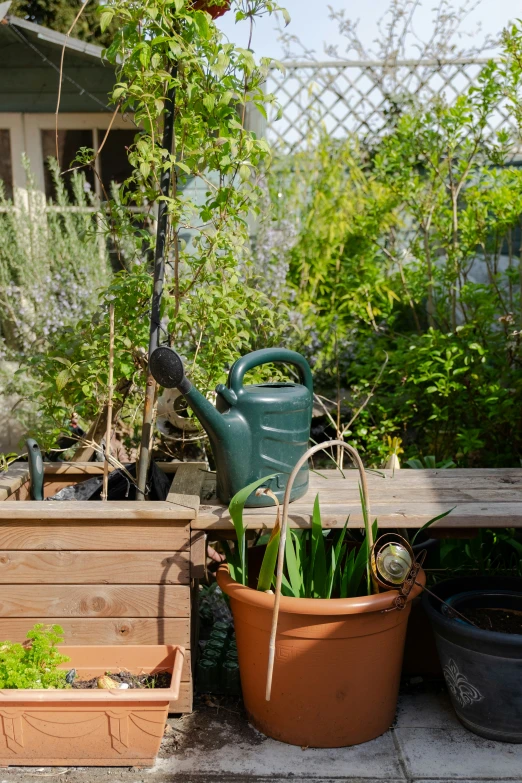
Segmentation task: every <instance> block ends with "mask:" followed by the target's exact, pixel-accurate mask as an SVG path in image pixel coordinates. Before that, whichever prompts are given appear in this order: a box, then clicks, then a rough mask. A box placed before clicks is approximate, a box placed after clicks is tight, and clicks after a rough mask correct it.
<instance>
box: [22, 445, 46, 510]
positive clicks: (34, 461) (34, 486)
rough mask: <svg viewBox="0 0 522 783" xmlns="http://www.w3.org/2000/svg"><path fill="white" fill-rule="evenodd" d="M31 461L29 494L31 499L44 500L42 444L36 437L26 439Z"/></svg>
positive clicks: (28, 457) (28, 455) (29, 460)
mask: <svg viewBox="0 0 522 783" xmlns="http://www.w3.org/2000/svg"><path fill="white" fill-rule="evenodd" d="M25 446H26V449H27V460H28V463H29V494H30V496H31V500H43V499H44V495H43V486H44V464H43V458H42V452H41V451H40V446H39V445H38V443H37V442H36V441H35V440H34V438H27V440H26V441H25Z"/></svg>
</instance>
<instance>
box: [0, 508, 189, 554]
mask: <svg viewBox="0 0 522 783" xmlns="http://www.w3.org/2000/svg"><path fill="white" fill-rule="evenodd" d="M13 516H14V519H13V520H12V521H5V520H0V549H28V550H34V549H47V550H61V549H85V550H91V549H95V550H116V551H121V550H139V549H143V550H154V549H159V550H161V551H165V550H171V551H172V552H177V551H182V550H188V549H189V546H190V524H189V523H188V522H186V521H184V520H182V521H180V520H172V521H169V522H154V521H151V522H146V523H145V524H144V525H141V524H136V523H134V524H133V523H129V522H118V521H113V522H105V523H101V524H100V523H96V522H78V521H75V520H73V519H71V520H68V521H67V522H61V523H60V522H56V523H54V522H51V521H49V522H47V521H46V522H40V523H38V522H32V521H27V522H19V521H18V516H17V515H16V514H14V515H13Z"/></svg>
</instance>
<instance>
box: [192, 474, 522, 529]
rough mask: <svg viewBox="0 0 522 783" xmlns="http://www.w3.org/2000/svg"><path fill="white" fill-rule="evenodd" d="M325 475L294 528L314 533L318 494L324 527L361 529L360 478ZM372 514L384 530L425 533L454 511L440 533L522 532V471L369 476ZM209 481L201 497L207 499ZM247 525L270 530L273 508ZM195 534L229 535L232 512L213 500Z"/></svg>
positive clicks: (300, 505)
mask: <svg viewBox="0 0 522 783" xmlns="http://www.w3.org/2000/svg"><path fill="white" fill-rule="evenodd" d="M345 476H346V478H343V477H342V476H340V474H339V472H338V471H335V470H325V471H321V475H318V474H316V473H312V474H311V475H310V488H309V490H308V492H307V494H306V495H305V496H304V497H303V498H300V499H299V500H297V501H295V502H294V503H292V504H291V506H290V512H289V521H290V524H291V526H293V527H297V528H300V527H309V526H310V515H311V511H312V507H313V502H314V498H315V496H316V494H317V493H319V497H320V503H321V512H322V520H323V526H324V527H325V528H328V527H342V526H344V524H345V521H346V519H347V518H348V517H349V523H348V526H349V527H354V528H360V527H362V526H363V519H362V514H361V508H360V501H359V491H358V474H357V472H356V471H353V470H348V471H345ZM367 477H368V486H369V494H370V501H371V514H372V517H374V518H375V517H376V518H377V519H378V522H379V526H380V527H381V528H402V527H411V528H416V527H422V525H424V524H425V523H426V522H428V521H429V520H430V519H432V518H433V517H435V516H438V515H439V514H441V513H444V512H445V511H449V510H450V509H451V508H453V507H454V508H453V510H452V511H451V514H450V515H449V516H447V517H445V518H444V519H443V520H441V521H440V522H438V523H435V525H436V526H438V527H441V528H442V527H443V528H448V529H456V528H477V527H522V469H519V468H508V469H499V470H495V469H484V470H475V469H455V470H399V471H395V473H393V472H392V471H389V470H382V471H377V472H368V474H367ZM208 490H209V484H208V478H207V480H206V481H205V483H204V486H203V490H202V492H205V491H206V492H207V494H208ZM243 519H244V522H245V524H247V525H248V527H249V528H250V529H260V528H261V529H263V528H266V529H270V528H272V527H273V525H274V521H275V514H274V511H273V509H271V508H255V509H246V510H245V514H244V518H243ZM191 527H192V529H193V530H198V529H199V530H230V529H232V523H231V520H230V516H229V514H228V510H227V509H226V507H224V506H223V505H222V504H219V503H218V502H217V501H216V500H214V499H212V500H211V501H210V502H209V501H208V500H207V501H205V502H204V503H203V502H202V504H201V505H200V508H199V512H198V517H197V519H196V520H195V521H194V522H193V523H192V525H191Z"/></svg>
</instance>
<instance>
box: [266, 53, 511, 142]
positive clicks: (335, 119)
mask: <svg viewBox="0 0 522 783" xmlns="http://www.w3.org/2000/svg"><path fill="white" fill-rule="evenodd" d="M487 62H488V60H487V59H480V58H460V59H452V60H401V61H396V60H394V61H387V62H383V61H349V60H346V61H345V60H338V61H335V60H332V61H329V62H312V61H295V62H286V63H284V66H285V72H284V73H281V71H279V70H277V69H272V70H271V71H270V76H269V80H268V85H267V89H268V91H269V92H272V93H274V94H275V97H276V99H277V102H278V104H279V106H280V107H281V116H280V117H279V119H278V118H277V115H276V110H272V113H271V114H270V115H269V118H268V127H267V136H268V138H269V140H270V141H271V142H272V143H273V144H274V145H275V146H276V147H278V148H279V149H282V150H284V151H289V150H292V149H296V148H298V147H299V146H300V145H301V144H302V143H303V141H304V140H305V139H306V138H307V136H308V135H309V134H310V132H314V131H315V130H317V129H318V128H319V127H321V126H323V127H324V128H325V129H326V130H327V131H328V133H329V134H330V135H331V136H333V137H337V138H339V137H342V136H346V134H347V133H356V134H357V135H358V136H359V137H361V138H366V139H371V138H375V137H376V136H379V135H381V134H382V133H383V132H385V131H386V129H387V128H389V127H390V126H391V125H392V123H393V121H394V113H395V110H396V107H397V110H398V107H399V106H404V104H405V103H406V104H407V102H408V98H409V97H411V98H412V97H413V96H415V97H416V98H417V99H418V98H421V99H425V100H427V99H429V98H432V97H434V96H438V95H439V96H443V97H444V98H445V99H446V100H447V101H448V102H450V103H451V102H452V101H453V100H455V99H456V98H457V96H458V95H460V94H462V93H463V92H464V91H465V90H466V89H467V88H468V87H469V86H470V85H472V84H474V83H476V81H477V77H478V75H479V73H480V71H481V69H482V68H483V67H484V66H485V65H486V63H487ZM501 127H503V128H506V129H508V130H511V129H513V130H514V126H513V124H512V120H511V118H510V116H509V114H508V112H507V110H506V107H505V106H504V105H503V102H502V101H500V102H499V105H498V107H497V110H496V112H495V113H494V115H493V116H492V118H491V121H490V124H489V130H490V133H494V132H495V131H496V130H498V129H499V128H501Z"/></svg>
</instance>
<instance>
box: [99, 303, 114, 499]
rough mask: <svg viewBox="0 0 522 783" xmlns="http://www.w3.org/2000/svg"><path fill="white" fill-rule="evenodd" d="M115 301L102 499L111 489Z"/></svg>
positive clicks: (110, 344)
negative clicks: (110, 463)
mask: <svg viewBox="0 0 522 783" xmlns="http://www.w3.org/2000/svg"><path fill="white" fill-rule="evenodd" d="M113 387H114V302H111V304H110V306H109V399H108V400H107V429H106V430H105V462H104V465H103V486H102V496H101V499H102V500H107V495H108V491H109V459H110V456H111V436H112V395H113V392H114V388H113Z"/></svg>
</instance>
